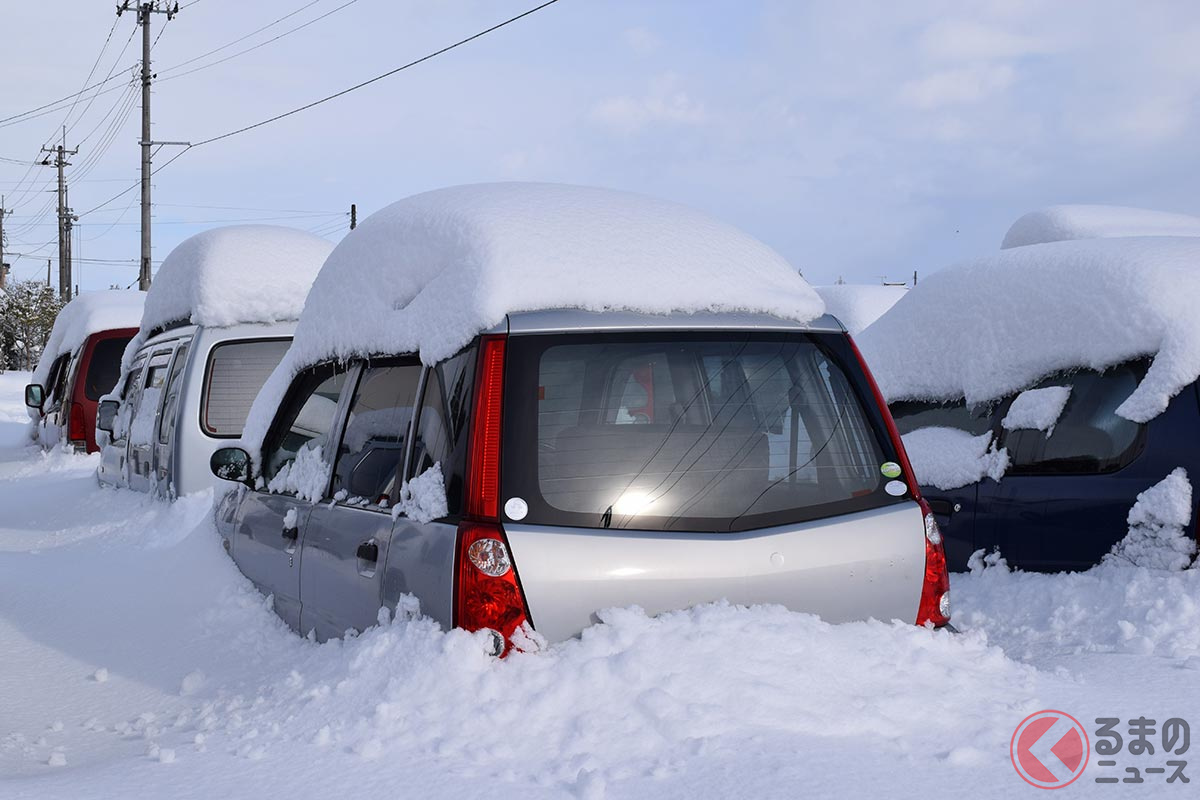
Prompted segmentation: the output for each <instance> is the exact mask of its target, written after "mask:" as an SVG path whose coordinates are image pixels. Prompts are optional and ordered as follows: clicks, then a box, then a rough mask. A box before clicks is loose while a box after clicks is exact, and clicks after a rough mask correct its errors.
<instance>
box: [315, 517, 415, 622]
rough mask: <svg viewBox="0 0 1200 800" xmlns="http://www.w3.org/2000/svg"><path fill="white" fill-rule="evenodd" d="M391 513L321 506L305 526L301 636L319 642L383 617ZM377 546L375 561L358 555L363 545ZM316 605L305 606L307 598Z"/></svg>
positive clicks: (390, 535) (390, 533)
mask: <svg viewBox="0 0 1200 800" xmlns="http://www.w3.org/2000/svg"><path fill="white" fill-rule="evenodd" d="M392 524H393V522H392V515H391V514H390V513H389V512H387V511H386V510H385V511H377V510H373V509H370V508H355V507H353V506H347V505H343V504H340V503H338V504H334V503H322V504H320V505H317V506H314V507H313V508H312V511H311V512H310V513H309V515H308V522H307V524H306V525H305V526H304V532H303V545H302V547H303V550H304V559H303V563H302V564H301V568H300V600H301V603H302V606H301V610H300V632H301V633H303V634H305V635H307V634H308V633H309V632H310V631H312V632H313V633H315V634H316V637H317V640H318V641H322V642H323V641H325V640H326V639H332V638H335V637H338V636H341V635H343V634H344V633H346V631H348V630H358V631H361V630H365V629H367V628H369V627H371V626H372V625H374V624H375V623H376V622H377V621H378V619H379V608H380V606H381V605H382V602H383V600H382V597H383V591H382V587H383V575H384V563H385V560H386V558H387V552H388V542H389V541H391V538H392ZM367 544H374V545H375V546H376V547H377V548H378V558H377V559H376V560H375V561H365V560H363V559H360V558H359V557H358V548H359V546H360V545H367ZM306 597H311V598H314V602H309V603H304V598H306Z"/></svg>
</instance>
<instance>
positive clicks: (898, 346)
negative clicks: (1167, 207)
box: [858, 237, 1200, 422]
mask: <svg viewBox="0 0 1200 800" xmlns="http://www.w3.org/2000/svg"><path fill="white" fill-rule="evenodd" d="M1197 297H1200V238H1192V237H1144V238H1125V239H1084V240H1077V241H1067V242H1049V243H1046V244H1036V245H1027V246H1024V247H1016V248H1012V249H1009V250H1002V251H1000V252H999V253H995V254H993V255H989V256H986V257H983V258H978V259H975V260H973V261H968V262H965V263H961V264H958V265H956V266H953V267H949V268H947V269H944V270H942V271H940V272H937V273H934V274H933V275H931V276H930V277H929V278H927V279H925V280H922V281H921V284H920V286H918V287H916V288H915V289H913V290H912V291H910V292H909V293H908V294H907V295H906V296H905V297H904V298H903V299H902V300H900V302H898V303H897V304H896V305H895V306H894V307H893V308H892V309H891V310H890V311H889V312H888V313H886V314H884V315H883V316H882V317H880V318H879V320H878V321H876V322H875V324H873V325H871V326H870V327H869V328H867V330H866V331H864V332H863V333H862V335H861V336H860V337H859V339H858V343H859V346H860V348H861V349H862V351H863V354H864V355H865V356H866V358H867V361H868V363H869V364H870V366H871V371H872V372H873V373H874V375H875V378H876V380H877V381H878V382H879V385H880V388H881V389H882V391H883V393H884V395H885V396H886V397H887V398H888V400H889V401H895V400H935V401H938V400H952V399H957V398H962V397H965V398H966V399H967V401H968V402H972V403H974V402H984V401H987V400H992V399H994V398H997V397H1001V396H1003V395H1006V394H1009V393H1011V392H1015V391H1018V390H1021V389H1024V388H1026V387H1027V386H1029V385H1030V384H1032V383H1034V382H1035V381H1037V380H1039V379H1040V378H1042V377H1044V376H1046V375H1049V374H1051V373H1053V372H1057V371H1059V370H1065V369H1074V368H1084V367H1086V368H1090V369H1104V368H1105V367H1109V366H1112V365H1114V364H1118V363H1120V362H1122V361H1128V360H1129V359H1132V358H1137V357H1139V356H1150V355H1152V356H1154V361H1153V363H1152V365H1151V367H1150V370H1149V372H1148V373H1147V374H1146V377H1145V378H1144V379H1143V380H1142V383H1141V384H1140V385H1139V386H1138V388H1137V390H1136V391H1135V392H1134V393H1133V394H1132V395H1130V397H1129V398H1128V399H1127V400H1126V401H1125V402H1124V403H1123V404H1122V405H1121V406H1120V407H1119V408H1118V409H1117V413H1118V414H1120V415H1121V416H1123V417H1126V418H1128V419H1131V420H1134V421H1137V422H1144V421H1146V420H1148V419H1150V418H1152V417H1154V416H1156V415H1157V414H1159V413H1161V412H1162V411H1163V409H1165V408H1166V406H1167V403H1168V401H1169V400H1170V399H1171V398H1172V397H1173V396H1175V395H1176V394H1177V393H1179V391H1180V390H1181V389H1183V388H1184V387H1186V386H1187V385H1188V384H1190V383H1192V382H1193V381H1195V380H1196V379H1197V378H1198V377H1200V315H1197V314H1196V309H1195V302H1196V301H1195V298H1197Z"/></svg>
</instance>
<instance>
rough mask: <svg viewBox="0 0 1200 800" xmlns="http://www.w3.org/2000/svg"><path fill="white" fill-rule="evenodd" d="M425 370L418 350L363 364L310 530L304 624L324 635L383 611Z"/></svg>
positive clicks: (360, 625)
mask: <svg viewBox="0 0 1200 800" xmlns="http://www.w3.org/2000/svg"><path fill="white" fill-rule="evenodd" d="M420 377H421V364H420V361H419V360H418V359H416V358H415V357H413V358H401V359H386V360H373V361H372V362H371V363H370V364H367V365H364V366H363V367H362V368H361V370H360V371H359V375H358V377H357V381H356V386H355V390H354V393H353V398H352V400H351V402H350V404H349V410H348V413H347V415H346V422H345V424H344V426H343V430H342V433H341V438H340V443H339V446H338V450H337V456H336V460H335V465H334V469H333V478H332V480H331V481H330V487H329V492H328V496H327V497H326V498H325V500H324V502H322V503H320V504H318V505H317V506H316V507H314V508H313V510H312V512H311V514H310V515H309V518H308V525H307V527H306V528H305V531H304V544H303V551H304V552H303V554H302V564H301V569H300V599H301V604H302V611H301V621H300V629H301V631H302V632H304V633H308V632H309V631H313V632H314V633H315V634H316V636H317V639H318V640H322V641H323V640H325V639H329V638H333V637H337V636H341V635H343V634H345V633H346V631H349V630H359V631H361V630H364V629H366V628H368V627H370V626H372V625H374V624H375V623H376V621H377V620H378V618H379V609H380V607H381V606H382V604H383V577H384V564H385V563H386V559H387V552H388V546H389V544H390V542H391V536H392V527H393V525H394V524H395V523H394V520H393V514H392V511H393V504H394V503H396V502H398V501H399V500H400V497H399V489H400V479H401V476H402V475H403V469H404V461H405V453H406V449H407V445H408V439H409V428H410V425H411V421H412V417H413V406H414V403H415V402H416V397H417V390H418V387H419V384H420Z"/></svg>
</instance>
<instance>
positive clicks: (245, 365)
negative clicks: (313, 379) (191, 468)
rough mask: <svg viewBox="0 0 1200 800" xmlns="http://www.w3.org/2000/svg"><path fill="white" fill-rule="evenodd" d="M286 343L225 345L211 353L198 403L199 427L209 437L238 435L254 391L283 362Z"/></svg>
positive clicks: (254, 342)
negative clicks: (201, 395) (201, 394)
mask: <svg viewBox="0 0 1200 800" xmlns="http://www.w3.org/2000/svg"><path fill="white" fill-rule="evenodd" d="M289 344H291V340H290V339H255V340H253V341H242V342H226V343H224V344H219V345H217V346H216V347H214V348H213V349H212V352H211V353H210V354H209V356H208V372H207V377H206V378H205V381H204V397H203V398H201V401H200V424H201V426H202V427H203V429H204V432H205V433H207V434H208V435H209V436H216V437H225V438H235V437H238V436H241V435H242V428H243V426H245V424H246V416H247V415H248V414H249V413H250V406H251V405H252V404H253V403H254V398H255V397H256V396H257V395H258V390H259V389H261V388H262V385H263V384H264V383H266V382H267V378H268V377H270V375H271V372H272V371H273V370H274V369H275V367H277V366H279V362H280V361H282V360H283V354H284V353H286V352H287V349H288V345H289Z"/></svg>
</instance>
